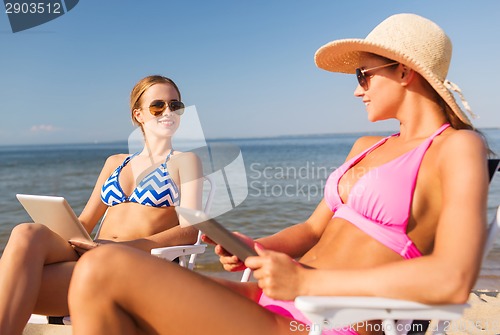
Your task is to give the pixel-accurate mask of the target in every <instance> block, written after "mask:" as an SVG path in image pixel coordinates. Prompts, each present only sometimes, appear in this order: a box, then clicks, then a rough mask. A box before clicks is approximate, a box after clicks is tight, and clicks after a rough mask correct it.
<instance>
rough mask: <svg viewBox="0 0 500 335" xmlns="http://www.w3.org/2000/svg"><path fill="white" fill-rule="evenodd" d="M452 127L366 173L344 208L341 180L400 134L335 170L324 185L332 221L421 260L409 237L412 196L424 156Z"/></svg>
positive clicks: (444, 127)
mask: <svg viewBox="0 0 500 335" xmlns="http://www.w3.org/2000/svg"><path fill="white" fill-rule="evenodd" d="M449 126H450V125H449V124H444V125H443V126H441V127H440V128H439V129H438V130H437V131H436V132H435V133H434V134H433V135H431V136H430V137H429V138H427V139H426V140H424V141H423V142H422V143H421V144H420V145H418V146H417V147H416V148H414V149H412V150H410V151H408V152H407V153H405V154H403V155H401V156H399V157H397V158H395V159H393V160H391V161H389V162H387V163H385V164H382V165H381V166H378V167H376V168H373V169H371V170H370V171H368V172H366V173H365V174H364V175H363V176H361V178H359V179H358V181H357V182H356V183H355V184H354V185H353V186H352V188H351V190H350V193H349V195H348V199H347V203H345V204H344V203H343V202H342V199H341V198H340V195H339V192H338V184H339V180H340V179H341V178H342V176H343V175H344V174H345V173H346V171H347V170H349V169H350V168H351V167H353V166H354V165H356V164H357V163H359V162H360V161H361V160H362V159H363V158H364V157H365V156H366V155H367V154H369V153H370V152H372V151H373V150H375V149H376V148H378V147H379V146H381V145H382V144H384V143H385V142H386V141H387V140H388V139H389V138H391V137H394V136H399V133H398V134H394V135H392V136H389V137H386V138H383V139H382V140H380V141H379V142H377V143H375V144H374V145H373V146H372V147H370V148H368V149H367V150H365V151H363V152H362V153H360V154H359V155H357V156H355V157H353V158H352V159H350V160H349V161H347V162H345V163H344V164H343V165H342V166H340V167H339V168H338V169H336V170H335V171H334V172H333V173H332V174H331V175H330V177H328V180H327V181H326V185H325V201H326V203H327V205H328V207H329V208H330V209H331V211H332V212H334V215H333V217H337V218H343V219H345V220H347V221H349V222H351V223H352V224H354V225H355V226H356V227H358V228H359V229H361V230H362V231H364V232H365V233H367V234H368V235H370V236H371V237H373V238H374V239H376V240H377V241H379V242H381V243H382V244H384V245H385V246H387V247H389V248H390V249H392V250H394V251H395V252H397V253H398V254H400V255H401V256H403V257H404V258H406V259H410V258H415V257H419V256H422V254H421V253H420V251H419V250H418V249H417V247H416V246H415V244H414V243H413V241H411V240H410V238H409V237H408V235H407V234H406V227H407V225H408V221H409V219H410V210H411V203H412V199H413V192H414V190H415V184H416V181H417V175H418V170H419V168H420V164H421V162H422V159H423V157H424V154H425V152H426V151H427V149H428V148H429V146H430V145H431V143H432V141H433V139H434V138H435V137H436V136H438V135H439V134H441V133H442V132H443V131H444V130H445V129H446V128H448V127H449Z"/></svg>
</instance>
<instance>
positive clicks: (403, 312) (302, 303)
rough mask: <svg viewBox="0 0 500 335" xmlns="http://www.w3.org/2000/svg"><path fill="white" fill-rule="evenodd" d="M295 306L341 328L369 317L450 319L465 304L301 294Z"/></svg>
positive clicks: (319, 321)
mask: <svg viewBox="0 0 500 335" xmlns="http://www.w3.org/2000/svg"><path fill="white" fill-rule="evenodd" d="M295 306H296V307H297V308H298V309H299V310H300V311H301V312H302V313H304V315H306V316H307V317H308V318H309V319H310V320H311V321H312V322H313V323H315V324H323V325H327V326H328V327H333V328H341V327H345V326H347V325H352V324H355V323H358V322H363V321H368V320H387V319H390V320H408V319H409V320H431V319H437V320H453V319H458V318H460V317H461V316H462V314H463V311H464V309H465V308H467V307H469V305H468V304H449V305H426V304H422V303H418V302H414V301H407V300H398V299H387V298H379V297H327V296H321V297H320V296H301V297H297V298H296V299H295Z"/></svg>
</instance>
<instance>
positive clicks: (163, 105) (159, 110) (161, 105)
mask: <svg viewBox="0 0 500 335" xmlns="http://www.w3.org/2000/svg"><path fill="white" fill-rule="evenodd" d="M167 107H168V109H170V111H171V112H173V113H175V114H177V115H182V114H184V103H182V102H181V101H177V100H172V101H168V102H167V101H165V100H153V101H152V102H151V104H150V105H149V112H150V113H151V114H152V115H154V116H160V115H161V114H163V112H165V110H166V109H167Z"/></svg>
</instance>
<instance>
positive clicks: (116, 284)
mask: <svg viewBox="0 0 500 335" xmlns="http://www.w3.org/2000/svg"><path fill="white" fill-rule="evenodd" d="M245 291H246V292H250V291H251V290H247V289H246V290H244V291H240V292H239V293H235V292H234V291H233V290H231V289H229V288H227V287H224V286H223V285H221V284H220V283H219V282H215V281H213V280H211V279H209V278H207V277H204V276H202V275H199V274H197V273H194V272H192V271H189V270H186V269H184V268H181V267H179V266H178V265H176V264H172V263H169V262H165V261H163V260H161V259H157V258H154V257H152V256H149V255H147V254H145V253H142V252H140V251H136V250H133V249H130V248H127V247H123V246H116V245H115V246H111V245H106V246H103V247H99V248H98V249H95V250H92V251H90V252H88V253H87V254H85V255H84V256H83V257H82V259H81V261H79V262H78V264H77V265H76V268H75V272H74V275H73V279H72V282H71V286H70V293H69V304H70V311H71V318H72V323H73V332H74V334H75V335H80V334H93V335H99V334H106V335H112V334H169V335H175V334H179V335H181V334H182V335H185V334H204V335H210V334H233V333H237V334H238V335H255V334H273V335H276V334H292V332H291V330H290V320H289V319H286V318H284V317H282V316H279V315H276V314H273V313H271V312H269V311H267V310H266V309H264V308H262V307H261V306H259V305H258V304H257V303H255V302H254V301H252V300H251V299H249V298H247V297H244V296H243V295H242V294H241V293H242V292H245ZM293 333H294V334H296V333H297V332H293Z"/></svg>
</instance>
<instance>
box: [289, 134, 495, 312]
mask: <svg viewBox="0 0 500 335" xmlns="http://www.w3.org/2000/svg"><path fill="white" fill-rule="evenodd" d="M447 142H449V143H446V147H445V150H443V151H442V153H441V154H440V157H439V161H437V162H436V165H437V171H436V173H438V174H439V176H440V179H441V181H442V194H443V196H442V199H443V202H442V210H441V214H440V217H439V222H438V227H437V231H436V237H435V246H434V250H433V252H432V253H431V254H430V255H428V256H423V257H420V258H416V259H412V260H405V261H399V262H394V263H390V264H386V265H383V266H379V267H375V268H372V269H362V270H353V271H323V270H321V271H320V270H315V271H312V270H305V269H301V268H299V267H297V268H296V269H295V270H296V271H297V277H296V278H298V279H297V280H298V282H297V283H296V284H297V287H300V289H298V292H296V293H297V295H362V296H363V295H368V296H383V297H390V298H400V299H410V300H415V301H421V302H426V303H462V302H464V301H466V300H467V298H468V295H469V292H470V290H471V288H472V287H473V285H474V283H475V280H476V278H477V275H478V272H479V269H480V264H481V258H482V252H483V243H484V238H485V230H486V229H485V228H486V198H487V192H488V176H487V170H486V166H485V164H486V150H485V148H484V143H483V142H482V139H480V138H479V136H477V134H474V133H472V132H468V131H461V132H457V134H456V135H453V137H452V138H450V139H449V140H448V141H447Z"/></svg>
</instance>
